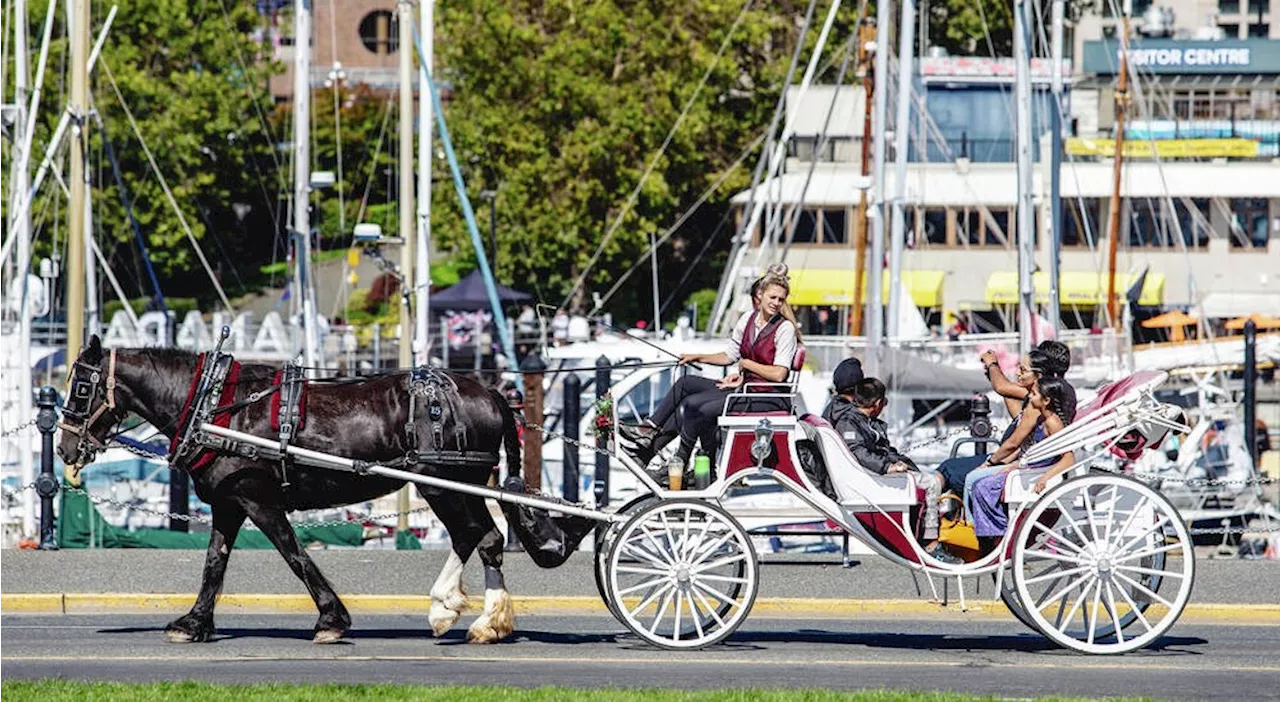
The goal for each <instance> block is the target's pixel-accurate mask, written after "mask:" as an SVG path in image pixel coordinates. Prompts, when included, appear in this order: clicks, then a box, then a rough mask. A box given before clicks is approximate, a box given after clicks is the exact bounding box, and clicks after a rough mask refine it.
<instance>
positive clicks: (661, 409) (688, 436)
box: [618, 265, 800, 465]
mask: <svg viewBox="0 0 1280 702" xmlns="http://www.w3.org/2000/svg"><path fill="white" fill-rule="evenodd" d="M786 270H787V269H786V266H783V265H774V266H770V267H769V273H767V274H766V275H765V276H764V277H763V278H761V279H760V280H758V281H756V283H755V284H754V285H753V286H752V290H753V297H754V299H753V303H754V304H755V310H754V311H753V312H752V313H751V314H746V315H743V316H742V317H741V318H740V319H739V320H738V323H737V325H736V326H734V329H733V335H732V337H731V338H730V340H729V343H728V345H727V347H726V348H725V350H724V351H721V352H719V353H713V354H696V353H686V354H681V356H680V365H686V364H690V363H708V364H711V365H716V366H731V365H734V364H736V365H737V366H738V372H736V373H731V374H729V375H728V376H727V377H725V378H724V379H722V380H719V381H716V380H712V379H710V378H704V377H702V376H697V375H686V376H683V377H681V378H680V379H679V380H677V381H676V382H675V385H674V386H673V387H672V388H671V391H670V392H669V393H667V396H666V397H664V398H663V399H662V401H661V402H660V403H658V406H657V407H656V408H654V411H653V414H652V415H651V416H650V417H649V418H648V419H647V420H645V422H644V423H643V424H639V425H636V426H620V427H619V428H618V433H619V434H620V435H621V437H622V438H623V439H624V440H626V441H627V442H629V444H630V445H629V446H626V447H625V448H626V449H627V451H628V452H629V453H631V454H632V455H633V456H635V457H636V459H637V460H638V461H640V462H641V463H645V464H647V463H648V462H649V460H651V459H652V458H653V456H654V454H655V453H656V452H657V450H658V448H660V447H661V446H662V445H663V444H665V443H666V441H669V440H670V438H669V437H672V436H673V435H674V434H675V433H676V432H678V433H679V436H680V448H679V450H678V451H677V452H676V455H675V457H674V458H673V459H672V462H673V463H674V462H679V463H680V464H681V465H685V464H687V463H688V460H689V457H690V456H691V455H692V454H693V449H694V446H695V445H697V444H698V442H699V441H701V443H702V451H703V453H706V454H707V455H709V456H711V463H712V465H715V454H716V451H717V449H718V448H719V445H718V444H719V433H720V428H719V426H718V425H717V421H716V420H717V418H718V417H719V416H720V414H721V412H723V411H724V406H725V401H726V400H727V399H728V397H729V394H730V393H732V392H734V391H735V390H737V389H738V388H739V387H741V386H742V385H743V383H782V382H785V381H786V380H787V376H789V375H790V374H791V364H792V362H793V361H794V360H795V355H796V349H797V348H798V347H799V344H800V329H799V327H798V326H797V325H796V321H795V314H794V313H793V312H792V311H791V307H790V306H788V305H787V295H789V294H790V293H791V281H790V278H788V277H787V275H786ZM749 389H750V388H749ZM755 390H757V391H765V390H767V388H761V387H757V388H755ZM677 408H680V409H681V411H682V412H681V415H680V416H681V419H680V421H679V426H676V417H677V414H676V409H677ZM786 408H787V403H786V402H785V401H784V400H783V399H782V398H779V397H760V398H752V399H750V400H749V401H743V402H738V401H735V403H734V406H733V410H734V411H735V412H764V411H768V410H780V409H786ZM664 435H665V436H666V437H668V438H666V441H664V440H663V438H664ZM660 442H661V443H660Z"/></svg>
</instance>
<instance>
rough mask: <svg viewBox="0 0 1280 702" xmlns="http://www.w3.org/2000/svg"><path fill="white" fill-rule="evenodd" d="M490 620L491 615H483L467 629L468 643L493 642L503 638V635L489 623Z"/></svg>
mask: <svg viewBox="0 0 1280 702" xmlns="http://www.w3.org/2000/svg"><path fill="white" fill-rule="evenodd" d="M488 620H489V617H487V616H482V617H480V618H479V619H477V620H476V621H475V623H474V624H472V625H471V628H470V629H467V643H473V644H491V643H496V642H498V641H500V640H502V636H501V635H499V634H498V632H497V631H496V630H494V628H493V627H492V626H490V625H489V621H488Z"/></svg>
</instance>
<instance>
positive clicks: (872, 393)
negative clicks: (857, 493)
mask: <svg viewBox="0 0 1280 702" xmlns="http://www.w3.org/2000/svg"><path fill="white" fill-rule="evenodd" d="M855 364H856V365H855ZM855 369H856V370H855ZM832 380H833V381H834V384H835V388H836V396H835V397H834V398H832V400H831V402H830V403H829V404H828V405H827V408H826V410H825V411H824V412H823V413H822V414H823V418H824V419H826V420H827V421H828V422H830V423H831V425H832V426H833V427H835V430H836V431H837V432H838V433H839V434H840V437H841V438H842V439H844V442H845V445H847V446H848V447H849V452H850V453H852V454H853V456H854V458H856V459H857V461H858V464H859V465H861V466H862V467H863V468H866V469H867V470H869V471H872V472H874V473H879V474H881V475H886V474H893V473H906V472H907V471H913V472H916V473H917V480H916V484H917V485H919V486H920V487H923V488H924V490H925V503H924V535H923V536H924V540H925V542H926V544H925V553H927V554H928V555H929V556H931V557H933V558H934V559H935V560H937V561H940V562H942V563H948V564H960V563H963V562H964V561H963V560H961V559H960V558H959V557H957V556H955V555H953V554H951V553H949V552H948V551H947V550H946V549H945V548H944V547H943V546H942V544H940V543H939V542H938V496H939V495H940V494H941V492H942V476H940V475H938V474H937V473H934V472H922V471H920V469H919V468H917V467H916V464H915V463H914V462H912V460H911V459H910V458H907V457H906V456H904V455H903V454H901V453H899V452H898V450H897V449H895V448H894V447H893V446H892V445H890V444H889V431H888V427H887V426H886V425H885V423H884V422H883V421H882V420H881V419H880V418H879V417H880V414H881V413H882V412H884V408H885V407H886V406H887V405H888V400H887V399H886V398H885V387H884V383H882V382H880V381H879V380H877V379H875V378H863V377H862V367H861V364H858V362H857V361H856V360H855V359H846V360H845V361H842V362H841V363H840V366H839V367H837V368H836V371H835V373H834V374H833V375H832ZM832 479H833V480H839V478H838V477H836V476H832Z"/></svg>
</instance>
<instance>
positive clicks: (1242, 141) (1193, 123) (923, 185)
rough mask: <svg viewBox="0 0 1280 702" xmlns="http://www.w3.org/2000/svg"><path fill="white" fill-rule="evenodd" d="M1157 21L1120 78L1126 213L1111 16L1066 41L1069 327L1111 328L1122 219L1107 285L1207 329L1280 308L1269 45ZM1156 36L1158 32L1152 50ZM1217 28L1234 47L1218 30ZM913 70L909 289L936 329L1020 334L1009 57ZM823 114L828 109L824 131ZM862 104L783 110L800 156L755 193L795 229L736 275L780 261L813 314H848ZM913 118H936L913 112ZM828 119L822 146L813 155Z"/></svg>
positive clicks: (761, 243) (1042, 246)
mask: <svg viewBox="0 0 1280 702" xmlns="http://www.w3.org/2000/svg"><path fill="white" fill-rule="evenodd" d="M1188 4H1191V5H1195V3H1188ZM1200 4H1201V5H1203V3H1200ZM1225 4H1227V3H1219V5H1225ZM1247 7H1250V8H1254V9H1256V4H1255V3H1250V4H1249V5H1248V6H1247ZM1222 9H1223V8H1221V7H1218V10H1217V11H1221V10H1222ZM1263 9H1264V11H1263V12H1262V14H1261V18H1262V19H1261V21H1260V22H1259V21H1256V20H1257V17H1258V15H1257V14H1256V13H1254V14H1253V15H1252V17H1253V19H1254V20H1255V21H1254V22H1253V24H1254V25H1258V26H1265V32H1267V33H1269V32H1273V31H1274V30H1273V29H1272V26H1271V24H1270V23H1269V17H1270V14H1269V8H1263ZM1135 11H1136V10H1135ZM1238 12H1239V10H1237V13H1238ZM1155 14H1160V15H1161V18H1160V20H1161V21H1162V22H1163V24H1160V23H1158V22H1157V21H1156V20H1155V19H1153V20H1152V21H1151V22H1150V23H1149V26H1148V28H1147V29H1148V33H1147V34H1142V33H1139V34H1138V35H1137V36H1136V37H1135V39H1134V41H1133V44H1132V54H1131V55H1132V59H1131V62H1132V63H1133V64H1134V65H1136V67H1137V71H1136V73H1137V75H1136V76H1135V77H1133V78H1132V79H1131V82H1130V84H1131V86H1132V87H1133V89H1132V90H1131V92H1130V95H1131V106H1130V110H1129V121H1128V122H1127V123H1126V125H1125V137H1126V139H1127V140H1128V143H1127V145H1126V147H1125V154H1126V158H1125V161H1124V168H1123V169H1122V170H1121V187H1120V198H1119V199H1118V200H1114V199H1113V197H1112V191H1113V155H1114V137H1115V131H1116V111H1115V97H1116V95H1115V93H1116V90H1115V85H1116V79H1117V74H1118V70H1117V69H1118V66H1119V63H1118V59H1117V55H1118V46H1117V44H1116V42H1115V41H1114V40H1112V39H1109V38H1108V30H1107V28H1108V27H1113V26H1115V21H1114V20H1113V19H1108V18H1106V17H1096V18H1086V19H1085V20H1082V21H1081V22H1080V23H1079V24H1078V25H1077V27H1076V28H1075V31H1074V37H1073V41H1072V44H1071V45H1074V46H1075V47H1076V53H1075V56H1074V59H1073V60H1072V61H1071V69H1070V71H1069V72H1068V76H1069V79H1068V87H1067V92H1068V95H1067V97H1066V99H1065V103H1066V104H1065V105H1064V110H1065V111H1066V113H1067V114H1066V115H1065V119H1064V132H1065V138H1064V154H1063V157H1062V170H1061V193H1062V197H1061V208H1062V215H1061V221H1062V224H1061V250H1060V261H1061V272H1062V274H1061V277H1060V279H1059V287H1060V294H1061V300H1062V319H1063V323H1064V324H1066V325H1068V326H1072V327H1082V328H1088V327H1090V326H1093V325H1096V324H1100V323H1103V320H1102V319H1101V315H1100V311H1101V309H1103V308H1105V303H1106V299H1107V285H1108V276H1107V267H1106V266H1107V252H1108V248H1109V237H1110V232H1109V228H1110V221H1111V220H1110V215H1111V212H1112V209H1113V208H1118V209H1119V213H1120V217H1119V225H1120V231H1119V234H1118V235H1119V238H1120V241H1119V246H1118V264H1117V270H1118V272H1119V276H1118V278H1119V282H1118V283H1117V285H1118V287H1119V288H1120V289H1121V290H1123V289H1124V288H1125V287H1127V285H1128V283H1129V282H1131V281H1136V280H1137V279H1138V276H1139V274H1140V273H1141V272H1142V271H1146V272H1147V275H1146V277H1145V278H1144V279H1143V280H1144V285H1143V288H1142V291H1141V295H1140V298H1141V299H1140V300H1139V304H1140V305H1142V306H1146V307H1150V308H1158V307H1173V306H1191V305H1203V309H1205V310H1206V314H1210V315H1211V316H1235V315H1236V314H1243V313H1245V312H1249V311H1263V312H1266V311H1268V310H1271V309H1272V307H1271V306H1274V307H1275V312H1274V313H1280V158H1277V156H1278V155H1280V153H1278V151H1277V146H1278V144H1277V134H1280V40H1277V39H1269V38H1261V37H1258V36H1252V37H1249V38H1241V36H1242V34H1243V32H1244V30H1240V31H1239V32H1237V33H1236V34H1235V35H1234V36H1233V38H1230V39H1227V38H1219V39H1205V38H1199V39H1197V38H1195V37H1196V36H1197V35H1196V34H1195V33H1194V31H1192V30H1191V29H1177V30H1171V29H1169V27H1170V26H1172V24H1173V23H1172V22H1170V21H1168V20H1169V19H1170V18H1169V17H1168V13H1167V12H1161V11H1160V10H1159V8H1157V9H1156V11H1155V12H1150V11H1148V15H1150V16H1151V17H1154V16H1155ZM1187 14H1188V15H1190V14H1191V13H1190V12H1188V13H1187ZM1217 17H1218V18H1219V20H1218V21H1219V22H1221V24H1222V25H1226V26H1227V28H1229V26H1230V25H1231V24H1232V23H1233V22H1236V21H1237V15H1232V14H1228V13H1222V14H1219V15H1217ZM1222 18H1226V19H1222ZM1240 21H1243V20H1240ZM1135 25H1137V26H1138V27H1139V29H1142V28H1143V25H1142V23H1140V22H1135ZM1157 25H1159V26H1157ZM1155 29H1159V30H1160V32H1159V34H1158V35H1157V36H1152V35H1151V34H1152V33H1153V32H1154V30H1155ZM1214 31H1215V34H1214V36H1224V35H1225V33H1226V32H1225V30H1224V29H1223V28H1222V27H1221V26H1219V25H1215V26H1214ZM1250 31H1254V32H1262V31H1263V30H1262V29H1254V30H1250ZM1206 34H1208V33H1207V32H1201V34H1200V35H1199V36H1201V37H1203V36H1205V35H1206ZM920 67H921V69H920V77H919V78H918V79H917V84H916V90H917V94H918V95H919V98H918V99H917V101H916V109H915V110H914V111H913V120H912V124H911V125H910V129H911V130H912V134H911V139H910V141H911V143H912V148H911V152H910V153H909V160H910V163H909V165H908V168H907V182H906V188H905V189H906V193H907V195H906V204H907V207H908V212H909V214H908V217H907V229H908V232H907V241H906V247H907V248H906V252H905V255H904V258H903V262H904V263H903V269H904V271H905V273H904V280H905V282H906V284H907V287H908V288H909V290H910V294H911V297H912V299H913V301H914V303H915V304H916V305H917V306H918V307H920V308H921V310H922V312H925V313H926V314H927V315H928V317H929V318H930V321H931V322H932V323H935V324H937V323H942V322H944V321H945V320H946V319H948V318H949V316H950V315H948V314H947V313H950V312H957V311H961V310H973V311H975V312H978V313H979V314H980V315H981V317H982V319H983V320H984V321H985V322H986V325H987V326H988V327H997V328H999V327H1004V328H1006V329H1012V328H1013V327H1012V325H1013V321H1014V320H1015V319H1016V315H1015V314H1011V312H1012V309H1011V305H1012V304H1014V303H1016V299H1017V287H1016V285H1017V275H1016V270H1017V253H1016V246H1015V244H1016V242H1015V235H1014V223H1015V207H1016V201H1017V173H1016V166H1015V164H1014V163H1013V153H1014V152H1013V125H1014V110H1013V105H1014V103H1013V99H1012V94H1013V85H1012V83H1013V77H1014V76H1013V65H1012V62H1011V61H1009V60H1008V59H985V58H956V57H930V58H925V59H922V60H921V62H920ZM1048 71H1049V65H1048V64H1047V63H1039V62H1037V63H1036V64H1035V65H1033V77H1034V78H1033V95H1034V98H1033V105H1032V124H1033V134H1034V138H1035V140H1036V146H1037V160H1036V167H1035V170H1034V193H1035V195H1034V202H1035V204H1036V216H1035V235H1036V244H1035V252H1036V261H1035V266H1036V267H1037V268H1038V269H1039V271H1041V272H1038V273H1037V274H1036V280H1035V282H1036V289H1037V295H1036V297H1037V299H1038V301H1039V302H1040V303H1041V304H1043V303H1047V300H1048V287H1049V286H1048V279H1047V277H1046V275H1045V273H1044V271H1047V270H1048V268H1049V255H1050V252H1051V247H1052V236H1051V231H1050V222H1051V216H1050V209H1049V206H1050V198H1049V197H1048V192H1049V182H1050V172H1049V165H1050V161H1049V159H1048V158H1047V156H1048V154H1049V131H1048V114H1049V111H1050V110H1051V109H1053V107H1052V104H1053V103H1052V100H1051V98H1050V96H1049V95H1048V94H1047V82H1048V81H1047V76H1048ZM794 95H795V91H794V89H793V92H792V93H791V96H792V97H794ZM891 99H892V97H891ZM833 100H834V101H835V102H836V109H834V110H831V113H832V118H831V119H830V120H829V121H828V120H825V119H824V118H825V117H826V114H827V112H828V107H829V106H830V105H831V103H832V101H833ZM891 104H892V102H891ZM863 105H864V96H863V91H862V89H861V87H860V85H850V86H844V87H841V88H836V87H834V86H815V89H811V90H810V91H809V93H808V94H807V95H806V96H805V99H804V101H803V104H798V103H796V102H795V101H794V100H789V101H788V105H787V109H788V112H789V113H792V112H797V113H798V115H797V129H796V136H795V138H794V139H793V147H792V150H791V155H792V158H791V159H789V160H788V161H787V163H786V167H785V172H784V173H783V174H782V175H781V176H779V177H777V178H775V179H772V180H771V181H769V182H766V183H765V184H764V186H763V187H761V188H760V189H759V191H758V192H759V198H763V199H765V200H767V201H769V202H772V203H781V205H782V208H781V211H783V212H786V211H788V210H789V209H790V208H795V209H796V216H795V218H794V220H795V221H794V223H792V225H791V226H790V227H789V228H788V229H787V230H786V231H780V230H778V229H776V228H775V229H773V230H772V231H773V236H772V237H770V236H767V235H762V232H768V231H770V230H769V229H768V228H767V227H761V228H758V229H757V231H756V232H753V233H752V234H751V236H752V247H753V250H751V251H749V252H748V254H747V256H746V258H745V259H744V260H745V261H746V262H747V265H744V266H743V267H742V269H741V270H740V274H741V278H742V279H748V278H749V277H750V276H752V275H754V274H755V273H756V272H757V270H756V268H757V267H758V265H755V264H757V263H758V264H763V263H765V262H768V261H770V260H777V259H778V258H780V257H781V252H782V251H783V250H784V249H785V251H786V261H787V263H788V264H789V265H790V266H791V268H792V270H793V271H794V274H793V277H794V282H795V287H794V288H793V293H792V294H793V301H794V302H795V303H796V304H797V305H799V306H800V307H802V308H809V310H810V311H818V310H822V309H826V312H825V313H823V314H822V317H823V318H824V319H831V318H834V319H843V318H844V317H845V316H846V314H847V312H848V307H847V306H848V304H849V303H850V302H851V301H852V298H853V290H852V285H853V283H852V280H853V274H852V271H853V269H854V263H855V244H854V240H855V238H856V232H857V221H856V219H857V217H856V213H857V208H858V202H859V198H860V195H861V192H862V188H865V187H867V186H868V185H869V182H868V179H866V178H864V177H863V176H862V175H861V170H862V167H861V162H860V161H861V159H860V154H861V141H862V133H861V132H862V123H863V122H862V114H863ZM921 108H923V109H921ZM891 112H892V110H891ZM922 112H923V113H924V114H926V115H927V118H925V119H921V118H920V114H921V113H922ZM824 124H825V125H826V137H827V141H828V142H829V144H828V145H827V147H826V148H819V147H820V146H821V145H822V144H823V141H824V140H823V138H822V136H821V135H822V133H823V126H824ZM890 138H891V137H890ZM889 143H890V149H889V150H890V158H891V159H892V141H890V142H889ZM886 177H887V184H886V185H887V187H886V192H887V193H892V192H893V190H894V174H893V168H892V165H890V167H889V168H888V173H887V174H886ZM752 201H753V198H752V193H751V192H750V191H744V192H742V193H739V194H738V195H736V196H735V198H734V203H735V206H737V207H740V208H741V210H742V211H741V215H740V217H741V218H740V220H739V221H742V219H745V218H746V217H747V216H748V213H749V207H750V206H751V204H752ZM774 220H775V221H785V218H780V217H775V218H774ZM762 221H766V222H767V221H769V220H768V218H767V217H766V218H762ZM887 234H888V227H887V226H886V235H887ZM788 238H789V240H790V242H791V245H790V246H786V245H785V242H786V241H787V240H788ZM770 240H772V243H771V241H770ZM779 242H783V245H779ZM887 249H888V245H887V244H886V250H887ZM738 304H739V305H740V304H742V303H741V301H740V300H739V302H738ZM811 330H813V331H818V330H817V329H811ZM826 331H830V329H827V330H826ZM836 331H844V328H843V327H840V328H837V329H836Z"/></svg>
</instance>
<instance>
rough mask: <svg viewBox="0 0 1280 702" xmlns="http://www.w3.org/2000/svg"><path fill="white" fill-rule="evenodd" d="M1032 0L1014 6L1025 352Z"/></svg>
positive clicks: (1031, 288) (1031, 227)
mask: <svg viewBox="0 0 1280 702" xmlns="http://www.w3.org/2000/svg"><path fill="white" fill-rule="evenodd" d="M1029 3H1030V0H1018V1H1017V2H1016V3H1015V4H1014V30H1013V60H1014V64H1015V66H1014V69H1015V70H1016V71H1017V79H1016V82H1015V93H1016V96H1015V98H1016V99H1015V103H1016V108H1017V109H1016V119H1015V122H1016V135H1015V136H1016V139H1017V146H1018V154H1017V155H1018V159H1017V160H1018V225H1017V232H1018V348H1019V349H1021V351H1022V353H1026V352H1027V351H1030V350H1031V346H1032V310H1033V309H1034V308H1033V305H1034V304H1035V300H1034V294H1035V285H1034V284H1033V282H1032V274H1031V267H1032V263H1033V259H1034V258H1035V216H1034V210H1032V209H1031V208H1032V202H1031V200H1032V197H1031V196H1032V193H1031V162H1032V159H1033V154H1032V152H1031V57H1030V54H1031V51H1030V39H1031V33H1030V22H1029V21H1028V17H1027V5H1028V4H1029Z"/></svg>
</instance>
